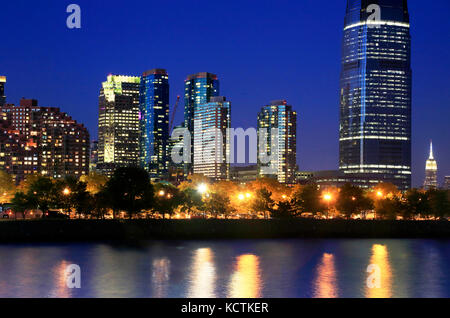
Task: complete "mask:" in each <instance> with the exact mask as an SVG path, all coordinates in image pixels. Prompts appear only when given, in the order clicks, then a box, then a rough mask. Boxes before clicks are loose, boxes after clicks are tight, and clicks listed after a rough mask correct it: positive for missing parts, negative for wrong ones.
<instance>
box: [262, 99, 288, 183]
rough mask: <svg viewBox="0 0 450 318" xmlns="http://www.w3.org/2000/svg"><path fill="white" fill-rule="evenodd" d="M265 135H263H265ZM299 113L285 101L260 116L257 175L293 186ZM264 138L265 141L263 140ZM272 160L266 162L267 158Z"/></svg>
mask: <svg viewBox="0 0 450 318" xmlns="http://www.w3.org/2000/svg"><path fill="white" fill-rule="evenodd" d="M264 132H265V134H262V133H264ZM296 135H297V113H296V112H295V111H293V110H292V106H290V105H288V104H287V102H286V101H285V100H278V101H272V103H271V104H270V105H267V106H264V107H263V108H262V109H261V111H260V112H259V113H258V175H259V176H260V177H272V178H276V179H277V180H278V181H279V182H280V183H284V184H294V183H295V172H296V163H297V137H296ZM262 139H263V140H262ZM266 156H267V157H270V160H264V159H263V158H264V157H266Z"/></svg>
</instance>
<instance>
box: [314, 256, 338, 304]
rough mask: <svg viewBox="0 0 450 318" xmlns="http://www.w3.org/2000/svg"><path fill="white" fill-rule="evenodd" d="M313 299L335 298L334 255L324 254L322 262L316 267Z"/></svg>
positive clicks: (336, 295)
mask: <svg viewBox="0 0 450 318" xmlns="http://www.w3.org/2000/svg"><path fill="white" fill-rule="evenodd" d="M314 287H315V290H314V292H315V293H314V297H316V298H337V297H338V293H337V285H336V268H335V264H334V255H333V254H328V253H324V254H323V256H322V261H321V263H320V264H319V266H318V267H317V277H316V280H315V282H314Z"/></svg>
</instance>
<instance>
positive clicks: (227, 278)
mask: <svg viewBox="0 0 450 318" xmlns="http://www.w3.org/2000/svg"><path fill="white" fill-rule="evenodd" d="M71 264H76V265H78V266H79V268H80V275H79V276H77V275H72V276H70V279H68V277H69V275H70V273H69V274H68V273H67V272H66V270H67V268H68V266H69V265H71ZM73 273H75V272H73ZM74 277H75V278H74ZM74 279H79V283H80V287H81V288H69V287H68V286H69V285H68V284H67V281H68V280H69V281H70V282H72V283H74V282H75V280H74ZM71 287H73V285H72V286H71ZM0 297H39V298H40V297H189V298H198V297H202V298H203V297H236V298H258V297H269V298H271V297H288V298H299V297H300V298H309V297H358V298H359V297H447V298H448V297H450V241H449V240H438V241H436V240H422V239H420V240H406V239H399V240H387V239H380V240H373V239H367V240H361V239H352V240H343V239H341V240H339V239H335V240H329V239H326V240H311V239H305V240H303V239H295V240H236V241H183V242H182V241H179V242H178V241H168V242H167V241H166V242H162V241H154V242H148V243H145V244H141V245H139V246H137V245H132V246H130V245H112V244H108V243H89V244H46V245H38V244H36V245H30V244H24V245H18V244H14V245H0Z"/></svg>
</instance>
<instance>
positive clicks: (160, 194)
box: [158, 190, 166, 197]
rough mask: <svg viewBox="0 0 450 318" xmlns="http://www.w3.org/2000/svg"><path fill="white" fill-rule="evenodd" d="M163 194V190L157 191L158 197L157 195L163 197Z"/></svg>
mask: <svg viewBox="0 0 450 318" xmlns="http://www.w3.org/2000/svg"><path fill="white" fill-rule="evenodd" d="M165 194H166V193H165V192H164V190H161V191H159V193H158V195H159V196H160V197H163V196H164V195H165Z"/></svg>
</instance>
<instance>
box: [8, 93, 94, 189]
mask: <svg viewBox="0 0 450 318" xmlns="http://www.w3.org/2000/svg"><path fill="white" fill-rule="evenodd" d="M2 114H3V127H9V128H8V129H6V130H4V131H7V135H6V136H3V137H5V138H6V142H5V140H3V141H2V146H0V147H1V148H2V153H1V154H0V157H3V158H4V159H3V160H1V163H0V165H2V166H3V167H4V168H5V171H7V172H8V173H10V174H12V175H14V177H15V180H16V182H20V181H21V180H23V179H24V178H25V176H26V175H28V174H34V173H40V174H41V175H45V176H50V177H53V178H63V177H65V176H75V177H80V176H82V175H85V174H88V173H89V132H88V130H87V129H86V127H84V125H82V124H79V123H77V122H76V121H75V120H73V119H72V117H70V116H69V115H67V114H66V113H63V112H61V111H60V110H59V108H56V107H40V106H38V102H37V100H29V99H22V100H21V101H20V106H14V105H5V106H3V107H2Z"/></svg>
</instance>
